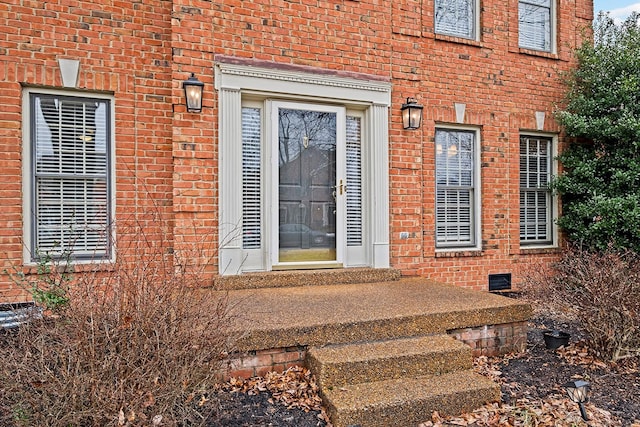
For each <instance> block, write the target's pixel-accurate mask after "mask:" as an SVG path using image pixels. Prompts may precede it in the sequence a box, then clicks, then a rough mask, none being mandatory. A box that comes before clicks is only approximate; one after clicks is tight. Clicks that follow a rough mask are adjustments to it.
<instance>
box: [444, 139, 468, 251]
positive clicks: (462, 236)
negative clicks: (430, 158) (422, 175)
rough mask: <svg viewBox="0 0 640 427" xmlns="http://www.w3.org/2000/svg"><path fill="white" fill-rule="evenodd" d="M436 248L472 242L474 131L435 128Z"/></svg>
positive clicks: (462, 245) (465, 245)
mask: <svg viewBox="0 0 640 427" xmlns="http://www.w3.org/2000/svg"><path fill="white" fill-rule="evenodd" d="M435 139H436V141H435V142H436V247H438V248H448V247H469V246H474V245H475V244H476V241H475V227H476V224H475V192H476V182H475V180H476V179H475V168H476V164H475V149H476V148H475V144H476V142H475V140H476V133H475V132H474V131H467V130H456V129H436V138H435Z"/></svg>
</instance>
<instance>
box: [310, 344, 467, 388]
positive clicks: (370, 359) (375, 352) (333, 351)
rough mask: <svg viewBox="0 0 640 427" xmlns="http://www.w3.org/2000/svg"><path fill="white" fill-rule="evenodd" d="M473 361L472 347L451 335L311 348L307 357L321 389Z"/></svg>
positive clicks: (455, 367) (436, 370) (459, 366)
mask: <svg viewBox="0 0 640 427" xmlns="http://www.w3.org/2000/svg"><path fill="white" fill-rule="evenodd" d="M472 363H473V360H472V357H471V352H470V349H469V347H468V346H466V345H464V344H463V343H461V342H459V341H456V340H455V339H453V338H452V337H450V336H447V335H430V336H422V337H411V338H401V339H395V340H389V341H377V342H366V343H355V344H346V345H332V346H326V347H311V348H309V350H308V351H307V356H306V365H307V366H308V367H309V368H310V369H311V370H312V371H313V372H314V373H315V375H316V378H317V380H318V384H319V385H320V387H321V388H324V387H340V386H343V385H347V384H353V383H364V382H370V381H377V380H380V379H396V378H403V377H417V376H425V375H440V374H443V373H447V372H452V371H459V370H466V369H471V367H472Z"/></svg>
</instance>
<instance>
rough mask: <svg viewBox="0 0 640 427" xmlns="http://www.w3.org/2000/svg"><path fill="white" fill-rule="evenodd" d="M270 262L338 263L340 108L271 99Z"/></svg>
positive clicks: (341, 234)
mask: <svg viewBox="0 0 640 427" xmlns="http://www.w3.org/2000/svg"><path fill="white" fill-rule="evenodd" d="M270 111H271V138H270V141H269V145H270V147H271V158H272V162H271V171H272V178H271V183H272V185H271V187H272V191H271V208H270V214H271V215H270V216H271V233H269V234H270V236H271V267H272V269H283V268H319V267H339V266H342V264H343V258H344V249H345V246H346V225H345V224H346V222H345V217H346V200H347V197H346V192H347V187H346V181H347V176H346V166H345V159H346V154H345V146H346V144H345V120H346V119H345V109H344V108H342V107H336V106H327V105H319V104H302V103H294V102H272V103H271V108H270Z"/></svg>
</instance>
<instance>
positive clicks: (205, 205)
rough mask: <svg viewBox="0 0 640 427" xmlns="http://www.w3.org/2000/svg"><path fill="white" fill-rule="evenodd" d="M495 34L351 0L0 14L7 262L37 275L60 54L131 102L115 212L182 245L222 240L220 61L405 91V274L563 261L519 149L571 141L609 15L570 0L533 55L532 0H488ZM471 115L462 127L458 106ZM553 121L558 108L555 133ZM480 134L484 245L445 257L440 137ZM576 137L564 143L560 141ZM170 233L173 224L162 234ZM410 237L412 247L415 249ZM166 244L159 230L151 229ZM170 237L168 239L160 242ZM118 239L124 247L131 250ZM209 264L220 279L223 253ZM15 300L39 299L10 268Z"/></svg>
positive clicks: (123, 105) (398, 209)
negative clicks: (29, 214) (28, 139)
mask: <svg viewBox="0 0 640 427" xmlns="http://www.w3.org/2000/svg"><path fill="white" fill-rule="evenodd" d="M480 3H481V8H480V9H481V14H480V35H479V40H478V41H475V40H466V39H460V38H455V37H450V36H443V35H438V34H435V33H434V3H433V0H428V1H417V0H398V1H394V2H383V1H379V0H362V1H351V0H339V1H309V0H293V1H275V2H274V1H269V0H258V1H253V2H243V1H238V0H234V1H231V0H229V1H221V2H210V1H198V0H189V1H187V0H171V1H169V0H161V1H156V2H151V3H149V2H141V1H131V2H122V1H114V2H109V3H107V4H104V2H97V1H47V2H42V1H28V2H23V1H18V0H9V1H5V2H4V3H3V6H2V8H1V9H0V109H1V111H2V117H0V138H1V139H2V141H3V144H4V149H3V155H2V157H1V158H0V175H1V177H0V178H1V179H2V180H3V183H4V185H3V186H2V187H1V188H0V199H2V205H3V209H2V210H1V211H0V248H1V252H2V253H3V255H4V257H3V259H2V262H1V265H2V266H3V269H4V268H9V267H11V266H16V265H17V266H21V265H23V243H22V236H23V223H24V222H23V221H24V215H25V212H23V207H22V206H23V197H24V195H25V189H24V187H23V182H22V177H21V176H22V166H23V158H22V157H23V151H22V146H23V138H22V131H23V128H24V126H26V125H27V124H26V123H24V120H23V119H24V117H23V111H22V101H21V96H22V93H23V91H24V88H25V87H32V88H40V87H41V88H47V89H56V88H59V89H61V90H62V89H65V88H63V85H62V81H61V76H60V72H59V67H58V59H73V60H79V63H80V73H79V80H78V84H77V87H76V88H73V90H79V91H85V92H98V93H108V94H112V95H113V98H114V103H115V141H116V148H115V157H116V158H115V175H116V177H115V188H116V193H115V199H116V209H117V210H116V218H123V217H134V218H136V220H138V221H141V222H143V223H145V222H146V223H147V226H148V227H149V228H150V229H151V230H153V229H154V227H156V228H157V227H158V226H159V225H158V222H156V221H155V220H154V219H153V218H151V217H150V216H149V211H150V210H151V208H152V207H153V210H154V211H156V210H157V211H158V212H159V213H160V214H161V215H162V216H163V217H164V218H166V219H167V220H168V222H167V223H166V224H169V225H170V227H169V228H168V229H166V228H161V229H156V230H155V231H157V232H158V233H162V234H163V236H164V237H163V239H164V241H165V242H169V246H175V247H176V248H178V249H179V248H180V247H181V245H188V244H189V243H190V242H193V241H196V240H198V239H199V238H201V237H202V236H203V235H207V236H211V239H212V244H213V247H215V246H216V245H217V244H219V242H218V241H217V237H216V236H217V229H218V226H219V224H218V219H219V211H220V206H219V194H218V188H219V184H220V179H221V177H220V174H219V171H218V160H219V159H218V153H219V135H218V132H219V127H218V123H219V122H218V117H219V113H220V112H219V111H218V105H219V104H218V100H219V99H218V97H219V93H218V92H217V91H216V90H214V83H215V82H214V74H213V66H214V61H215V58H216V56H217V55H218V56H219V55H224V56H226V57H235V58H247V59H256V60H263V61H270V62H271V63H273V64H276V66H278V64H279V66H286V65H299V66H306V67H312V69H315V70H317V72H318V73H322V72H340V73H343V74H345V75H353V76H358V75H369V76H374V77H377V78H379V79H381V80H385V81H388V82H390V83H391V87H392V89H391V106H390V108H389V114H388V116H389V117H388V124H389V126H388V127H389V147H388V149H389V205H390V208H389V214H390V216H389V221H390V230H389V231H390V236H389V244H390V264H391V266H392V267H395V268H397V269H400V270H401V271H402V272H403V274H405V275H422V276H426V277H429V278H432V279H435V280H441V281H446V282H450V283H454V284H457V285H460V286H466V287H472V288H476V289H483V290H485V289H487V277H488V275H489V274H492V273H505V272H511V273H513V275H514V283H516V284H517V282H518V280H519V279H520V273H519V272H520V269H521V267H520V266H521V265H525V264H527V263H528V262H529V261H531V260H533V259H535V260H544V259H547V258H549V259H550V258H552V257H554V256H555V251H554V250H526V249H522V248H521V247H520V245H519V225H518V222H519V195H518V192H519V187H518V176H519V175H518V174H519V169H518V167H519V166H518V144H519V135H520V132H521V131H523V130H530V131H543V132H545V133H548V134H552V135H555V134H557V135H560V129H559V128H558V126H557V124H556V123H555V122H554V120H553V108H554V105H555V104H556V103H558V102H559V101H561V98H562V90H563V88H562V86H561V83H560V81H559V73H561V72H562V71H566V70H568V69H569V68H570V67H571V65H572V64H573V57H572V49H573V48H574V47H575V46H576V45H578V44H579V42H580V37H581V34H582V30H583V29H584V28H586V27H588V26H589V25H590V22H591V20H592V19H593V4H592V1H591V0H576V1H575V2H565V1H560V0H556V3H557V9H556V10H557V19H556V35H557V37H556V46H557V51H556V52H554V53H541V52H535V51H529V50H524V49H520V48H519V47H518V33H517V28H518V2H517V1H516V0H483V1H481V2H480ZM192 72H193V73H195V75H196V76H197V77H198V78H199V79H200V80H201V81H203V82H204V83H205V91H204V108H203V110H202V112H201V113H198V114H196V113H188V112H187V111H186V109H185V106H184V95H183V92H182V81H184V80H185V79H186V78H187V77H188V76H189V75H190V73H192ZM407 97H415V98H417V100H418V101H419V102H420V103H421V104H422V105H424V107H425V108H424V118H423V124H422V127H421V128H420V129H419V130H416V131H405V130H403V129H402V124H401V122H402V121H401V116H400V105H401V104H402V103H403V102H404V100H405V99H406V98H407ZM456 103H463V104H465V106H466V109H465V115H464V117H463V120H462V122H460V121H459V120H458V117H456V111H455V108H454V104H456ZM536 112H544V113H545V117H546V120H545V121H544V125H543V126H542V127H540V126H539V125H538V123H537V122H536V115H535V113H536ZM437 124H454V125H455V124H463V125H465V126H472V127H474V128H477V129H478V130H479V134H480V136H481V143H482V146H481V161H480V164H481V185H482V186H481V189H480V190H481V193H482V207H481V219H482V232H481V233H482V250H481V251H474V252H453V253H451V252H447V253H440V252H436V250H435V242H434V221H435V219H434V203H435V202H434V200H435V196H434V188H435V184H434V179H435V171H434V165H435V150H434V132H435V127H436V125H437ZM560 142H561V143H562V138H561V136H560ZM163 227H164V226H163ZM401 232H407V233H408V234H406V235H407V236H408V238H402V239H401V237H400V236H401V234H400V233H401ZM150 234H151V235H159V234H154V233H150ZM158 238H159V237H158ZM118 244H122V242H119V243H118ZM212 255H213V257H212V259H213V262H212V264H211V266H210V272H211V273H212V275H215V274H217V273H218V272H219V270H220V268H219V267H218V266H217V259H218V258H217V256H215V250H214V251H213V253H212ZM0 289H1V290H2V300H3V301H15V300H18V299H21V298H22V294H21V293H20V290H19V289H15V288H14V287H13V285H12V284H11V281H10V280H9V278H8V277H7V276H6V275H0Z"/></svg>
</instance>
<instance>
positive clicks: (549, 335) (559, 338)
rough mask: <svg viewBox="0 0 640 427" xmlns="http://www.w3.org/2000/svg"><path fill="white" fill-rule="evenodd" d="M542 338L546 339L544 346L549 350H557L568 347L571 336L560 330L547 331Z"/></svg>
mask: <svg viewBox="0 0 640 427" xmlns="http://www.w3.org/2000/svg"><path fill="white" fill-rule="evenodd" d="M542 337H543V338H544V344H545V346H546V347H547V348H548V349H549V350H555V349H557V348H560V347H562V346H565V347H566V346H567V344H569V338H571V335H569V334H568V333H566V332H562V331H558V330H555V329H554V330H547V331H543V332H542Z"/></svg>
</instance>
